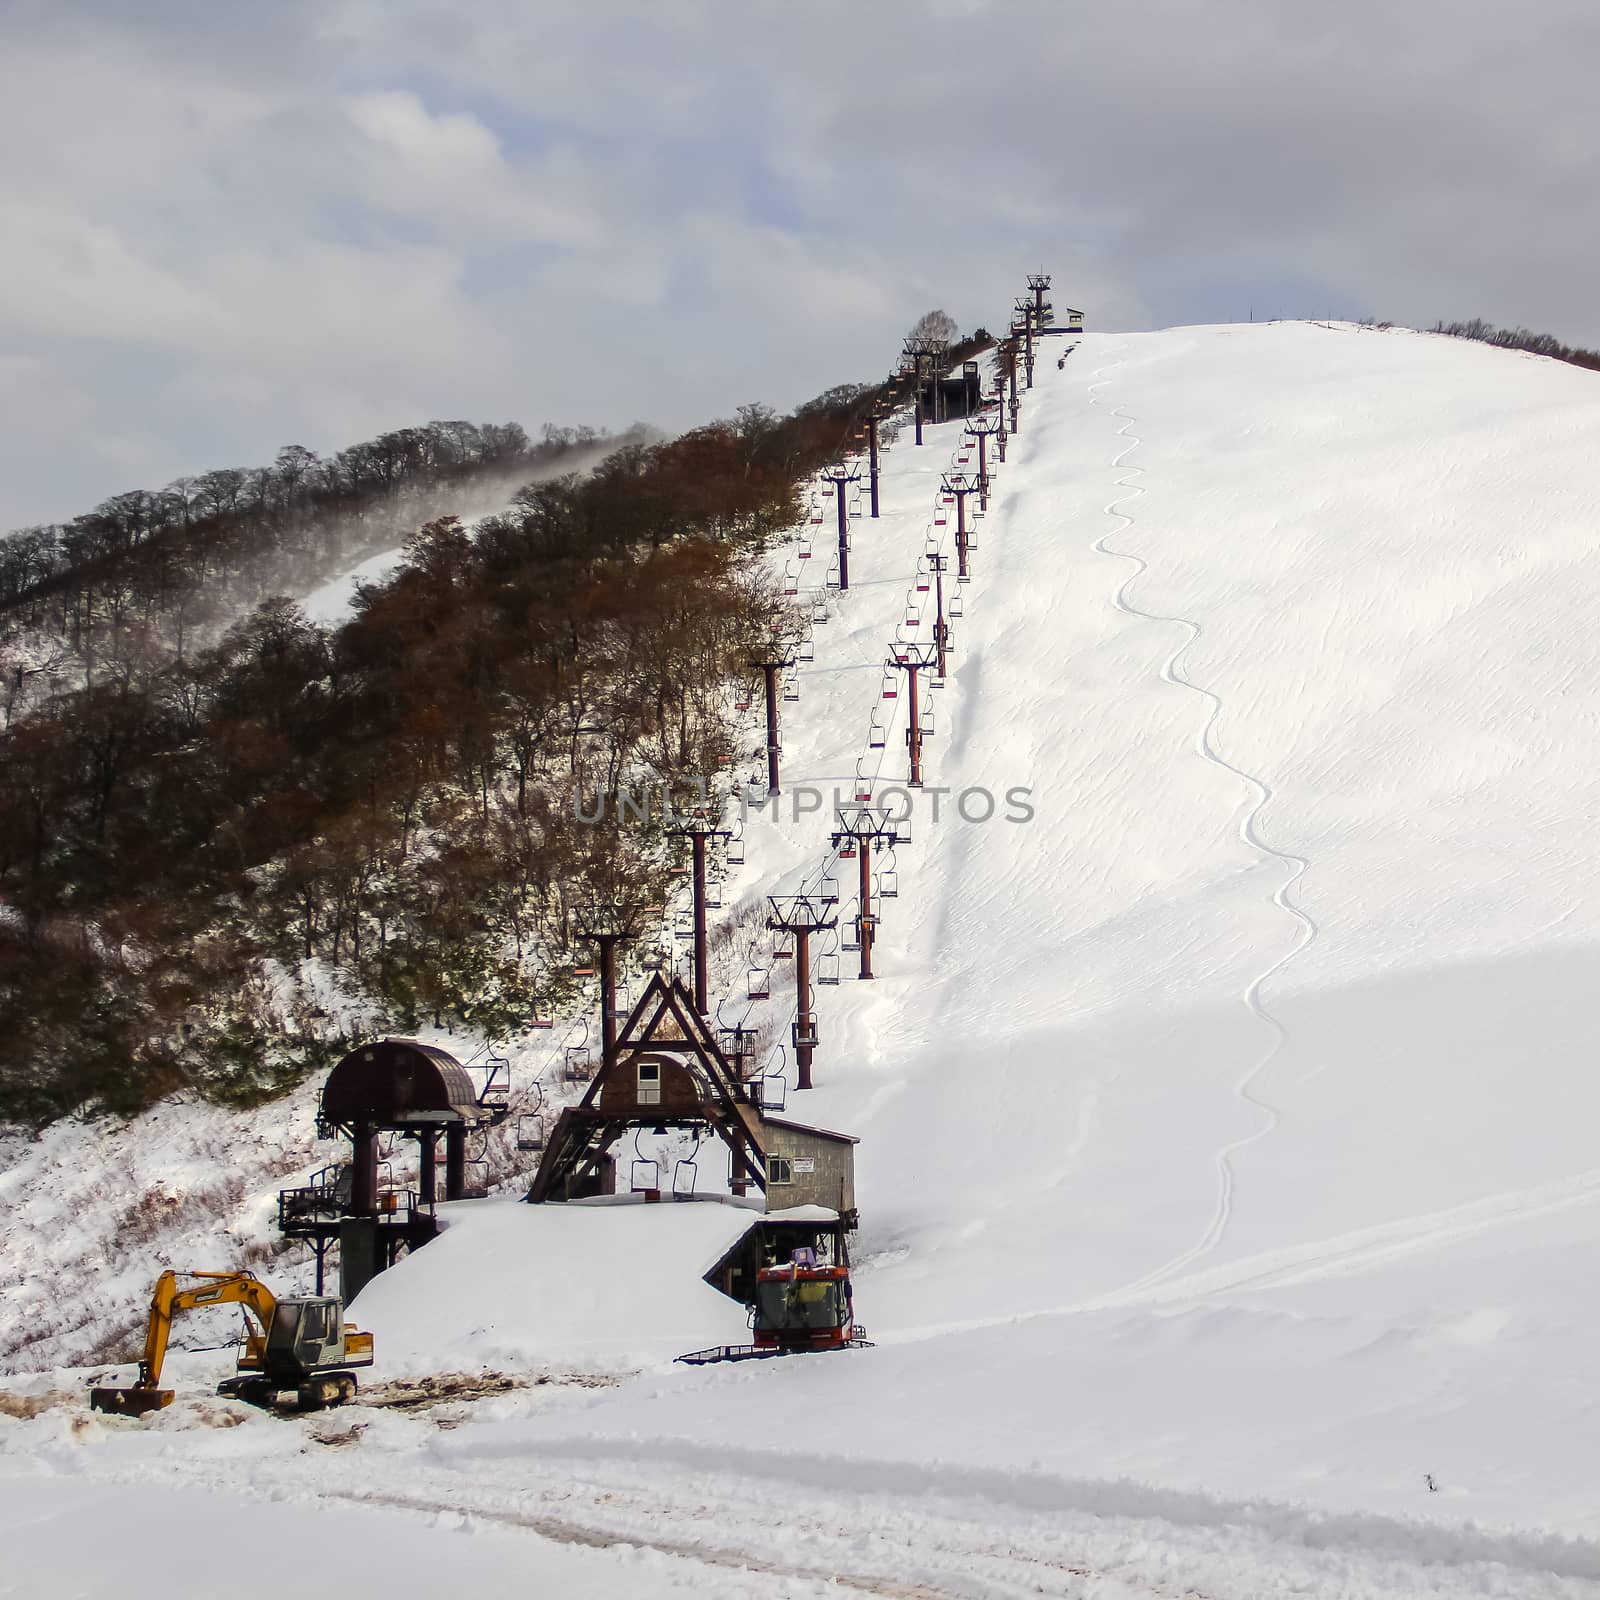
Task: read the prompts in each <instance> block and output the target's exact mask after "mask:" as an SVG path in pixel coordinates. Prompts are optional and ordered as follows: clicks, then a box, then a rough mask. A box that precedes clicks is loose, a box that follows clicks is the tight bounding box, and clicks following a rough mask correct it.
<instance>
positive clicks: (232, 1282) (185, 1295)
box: [89, 1271, 277, 1417]
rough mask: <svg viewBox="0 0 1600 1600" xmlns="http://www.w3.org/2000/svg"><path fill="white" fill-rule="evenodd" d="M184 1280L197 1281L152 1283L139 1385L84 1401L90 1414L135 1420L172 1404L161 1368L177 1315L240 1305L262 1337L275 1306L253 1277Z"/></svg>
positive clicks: (168, 1278)
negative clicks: (109, 1413)
mask: <svg viewBox="0 0 1600 1600" xmlns="http://www.w3.org/2000/svg"><path fill="white" fill-rule="evenodd" d="M184 1276H185V1277H186V1278H194V1279H196V1280H198V1281H197V1282H195V1283H193V1284H192V1285H190V1286H189V1287H187V1288H183V1289H180V1288H179V1287H178V1275H177V1273H175V1272H171V1271H167V1272H163V1273H162V1274H161V1276H160V1277H159V1278H157V1279H156V1290H155V1294H154V1295H152V1296H151V1300H150V1321H149V1323H148V1324H147V1326H146V1328H145V1335H144V1356H143V1357H142V1359H141V1360H140V1362H139V1381H138V1382H137V1383H135V1384H134V1385H133V1386H132V1387H131V1388H125V1389H96V1390H94V1391H93V1392H92V1393H91V1394H90V1396H89V1404H90V1406H91V1407H92V1408H93V1409H94V1410H96V1411H113V1412H117V1413H120V1414H121V1415H123V1416H131V1417H137V1416H143V1415H144V1413H145V1412H147V1411H159V1410H160V1409H161V1408H162V1407H163V1406H169V1405H171V1404H172V1399H173V1393H172V1390H170V1389H163V1388H162V1387H161V1368H162V1366H163V1365H164V1364H165V1362H166V1359H167V1344H168V1341H169V1340H170V1339H171V1337H172V1319H173V1318H174V1317H175V1316H176V1315H177V1314H178V1313H179V1312H180V1311H190V1310H193V1309H194V1308H195V1307H196V1306H221V1305H241V1306H243V1307H244V1308H245V1309H246V1310H247V1311H249V1312H250V1313H251V1314H252V1315H253V1316H254V1317H255V1319H256V1321H257V1322H258V1323H259V1324H260V1326H261V1333H262V1335H263V1336H264V1335H265V1333H266V1330H267V1328H268V1327H269V1326H270V1325H271V1322H272V1313H273V1309H274V1308H275V1307H276V1305H277V1301H276V1300H275V1299H274V1298H273V1294H272V1291H271V1290H270V1289H269V1288H268V1287H267V1286H266V1284H264V1283H263V1282H262V1281H261V1280H260V1279H259V1278H258V1277H256V1275H255V1274H254V1273H253V1272H186V1273H185V1274H184Z"/></svg>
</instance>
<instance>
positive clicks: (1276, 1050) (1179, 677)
mask: <svg viewBox="0 0 1600 1600" xmlns="http://www.w3.org/2000/svg"><path fill="white" fill-rule="evenodd" d="M1122 364H1123V363H1122V362H1120V361H1116V362H1111V363H1108V364H1107V365H1106V366H1103V367H1100V368H1098V369H1097V370H1096V372H1095V381H1094V382H1092V383H1091V384H1090V385H1089V390H1090V394H1089V404H1090V405H1099V404H1100V403H1101V402H1100V399H1099V397H1098V396H1097V395H1096V394H1095V393H1094V391H1095V390H1096V389H1101V388H1105V387H1106V386H1107V385H1108V384H1109V383H1110V381H1111V380H1110V379H1109V378H1103V377H1102V376H1101V374H1102V373H1107V372H1110V371H1112V370H1113V369H1114V368H1115V367H1118V366H1121V365H1122ZM1111 415H1112V416H1113V417H1117V418H1120V419H1121V420H1122V426H1121V427H1120V428H1119V429H1118V430H1117V437H1118V438H1120V439H1125V440H1126V441H1127V443H1126V444H1125V445H1124V446H1123V448H1122V449H1121V450H1119V451H1118V452H1117V453H1116V455H1114V456H1113V457H1112V459H1111V470H1112V471H1113V472H1115V473H1117V474H1118V477H1117V480H1116V483H1115V487H1116V488H1118V489H1120V490H1122V491H1123V492H1122V493H1121V494H1117V495H1113V496H1112V498H1111V499H1110V500H1108V501H1107V502H1106V505H1105V508H1104V509H1105V514H1106V515H1107V516H1108V517H1118V518H1120V519H1121V520H1122V527H1121V528H1120V529H1118V530H1113V531H1114V532H1126V531H1127V530H1128V529H1129V528H1131V527H1133V526H1134V524H1135V523H1136V522H1137V520H1138V519H1137V518H1136V517H1135V516H1134V515H1133V514H1132V513H1131V512H1129V511H1124V510H1123V509H1122V507H1123V506H1124V505H1125V504H1127V503H1128V502H1130V501H1132V500H1133V499H1134V498H1135V497H1136V496H1139V495H1142V494H1144V493H1145V490H1144V488H1143V486H1142V485H1141V484H1139V483H1137V482H1134V481H1131V480H1132V475H1133V474H1135V473H1137V474H1138V475H1139V476H1140V477H1143V476H1144V468H1143V467H1137V466H1132V465H1130V464H1129V462H1128V457H1129V456H1131V455H1132V454H1133V452H1134V451H1135V450H1137V449H1138V448H1140V446H1142V445H1143V444H1144V440H1143V439H1142V438H1141V437H1140V436H1139V435H1138V434H1136V433H1134V431H1133V426H1134V423H1135V422H1136V421H1137V420H1138V419H1137V418H1136V417H1135V416H1133V415H1132V413H1130V412H1129V411H1127V410H1126V409H1124V408H1123V407H1122V406H1120V405H1119V406H1117V407H1116V408H1115V409H1114V410H1113V411H1112V412H1111ZM1111 537H1112V534H1111V533H1110V532H1108V533H1104V534H1102V535H1101V536H1100V537H1099V538H1098V539H1096V540H1095V541H1094V544H1093V546H1092V548H1093V549H1094V550H1095V551H1096V552H1098V553H1099V554H1100V555H1105V556H1114V557H1115V558H1117V559H1118V560H1120V561H1130V562H1132V563H1133V565H1134V567H1135V569H1136V570H1135V571H1134V572H1133V573H1131V574H1130V575H1129V576H1128V577H1127V578H1125V579H1124V580H1123V582H1122V583H1121V584H1120V585H1119V586H1118V588H1117V591H1116V593H1115V594H1114V595H1113V596H1112V604H1113V605H1114V606H1116V608H1117V609H1118V610H1119V611H1121V612H1124V613H1125V614H1126V615H1128V616H1130V617H1137V618H1139V619H1140V620H1141V621H1143V622H1154V623H1159V624H1164V625H1170V626H1174V627H1179V628H1182V629H1184V631H1185V634H1186V637H1185V638H1184V639H1183V641H1182V642H1181V643H1180V644H1179V645H1178V647H1177V648H1176V649H1175V650H1174V651H1173V652H1172V654H1171V655H1169V656H1168V657H1167V659H1166V661H1165V662H1164V663H1163V664H1162V668H1161V677H1162V680H1163V681H1164V682H1166V683H1171V684H1174V685H1176V686H1177V687H1178V688H1181V689H1188V690H1189V691H1190V692H1191V693H1193V694H1197V695H1199V696H1200V698H1201V699H1202V700H1204V701H1205V702H1206V706H1207V712H1206V719H1205V721H1204V723H1202V724H1201V727H1200V730H1199V733H1198V735H1197V736H1196V740H1195V749H1196V751H1197V753H1198V754H1199V755H1200V756H1201V757H1202V759H1204V760H1206V761H1208V762H1210V763H1211V765H1213V766H1215V767H1218V768H1220V769H1221V770H1222V771H1224V772H1227V773H1229V774H1231V775H1232V776H1233V777H1235V778H1237V779H1239V781H1240V782H1241V783H1243V784H1244V785H1246V787H1247V788H1248V789H1249V790H1250V791H1251V795H1252V799H1251V801H1250V802H1249V803H1248V804H1247V805H1246V806H1245V807H1244V808H1243V810H1242V811H1241V812H1240V815H1239V824H1238V830H1239V837H1240V839H1241V840H1243V842H1244V843H1245V844H1247V845H1249V846H1250V847H1251V848H1252V849H1253V850H1255V851H1256V852H1257V853H1258V854H1259V855H1260V856H1261V857H1262V858H1263V859H1264V860H1267V861H1273V862H1278V863H1281V864H1282V865H1283V866H1284V867H1286V868H1287V869H1288V875H1287V876H1286V877H1285V878H1284V880H1283V882H1282V883H1281V884H1280V885H1279V886H1278V888H1277V890H1276V891H1275V892H1274V893H1273V896H1272V903H1273V904H1274V905H1275V906H1278V907H1279V908H1280V909H1281V910H1283V911H1285V912H1287V913H1288V914H1289V915H1290V916H1291V917H1293V918H1294V919H1295V922H1296V924H1297V932H1296V938H1295V941H1294V943H1293V944H1292V945H1291V946H1290V948H1289V949H1288V950H1286V951H1285V952H1284V953H1283V954H1282V955H1281V956H1279V957H1278V959H1277V960H1276V961H1274V962H1273V963H1272V964H1271V965H1270V966H1268V967H1267V968H1266V969H1265V970H1264V971H1262V972H1260V973H1259V974H1257V976H1256V977H1255V978H1254V979H1253V980H1252V981H1251V983H1250V985H1249V986H1248V987H1247V988H1246V989H1245V991H1244V995H1243V996H1242V1000H1243V1003H1244V1005H1245V1006H1246V1007H1247V1008H1248V1009H1249V1011H1250V1012H1251V1013H1252V1014H1253V1015H1254V1016H1256V1017H1257V1018H1258V1019H1259V1020H1260V1021H1261V1022H1262V1023H1263V1024H1264V1025H1265V1026H1266V1027H1267V1028H1269V1029H1270V1030H1271V1032H1272V1039H1271V1042H1270V1043H1269V1045H1268V1047H1267V1049H1266V1051H1265V1052H1264V1053H1263V1054H1262V1055H1261V1056H1260V1058H1259V1059H1258V1060H1256V1061H1255V1062H1254V1063H1253V1064H1252V1065H1251V1066H1250V1067H1249V1068H1248V1069H1247V1070H1246V1071H1245V1072H1244V1073H1243V1074H1242V1076H1241V1077H1240V1078H1239V1079H1238V1081H1237V1082H1236V1083H1235V1084H1234V1086H1233V1092H1234V1094H1235V1095H1236V1096H1237V1097H1238V1098H1239V1099H1240V1100H1242V1101H1243V1102H1244V1103H1245V1104H1246V1105H1248V1106H1250V1107H1252V1108H1253V1109H1254V1110H1256V1111H1258V1112H1260V1113H1261V1118H1262V1120H1261V1122H1260V1124H1259V1125H1258V1126H1257V1127H1256V1128H1254V1129H1252V1130H1251V1131H1249V1132H1247V1133H1245V1134H1242V1135H1240V1137H1238V1138H1237V1139H1232V1140H1229V1141H1228V1142H1227V1143H1226V1144H1224V1145H1222V1146H1221V1147H1220V1148H1219V1149H1218V1151H1217V1152H1216V1156H1215V1162H1216V1171H1217V1203H1216V1209H1215V1211H1214V1212H1213V1213H1212V1216H1211V1220H1210V1221H1209V1222H1208V1223H1207V1225H1206V1228H1205V1231H1204V1232H1203V1233H1202V1234H1201V1236H1200V1238H1199V1239H1198V1240H1197V1241H1196V1242H1195V1243H1194V1244H1193V1245H1191V1246H1190V1247H1189V1248H1188V1249H1186V1250H1182V1251H1180V1252H1179V1253H1178V1254H1177V1255H1175V1256H1173V1257H1172V1258H1171V1259H1170V1260H1168V1261H1166V1262H1165V1263H1163V1265H1161V1266H1159V1267H1157V1268H1156V1269H1155V1270H1154V1271H1153V1272H1149V1273H1146V1274H1145V1275H1144V1276H1143V1277H1141V1278H1139V1279H1136V1280H1135V1281H1134V1282H1133V1283H1131V1284H1129V1285H1128V1286H1127V1288H1126V1291H1125V1292H1127V1293H1129V1294H1138V1293H1141V1292H1143V1291H1144V1290H1147V1289H1152V1288H1154V1287H1156V1286H1157V1285H1158V1284H1161V1283H1164V1282H1166V1281H1167V1280H1168V1279H1170V1278H1172V1277H1175V1276H1176V1275H1177V1274H1179V1273H1181V1272H1182V1271H1184V1270H1185V1269H1186V1268H1187V1267H1189V1266H1190V1265H1191V1264H1192V1263H1194V1262H1195V1261H1197V1260H1199V1259H1200V1258H1201V1257H1202V1256H1205V1255H1207V1254H1209V1253H1210V1252H1211V1251H1212V1250H1214V1249H1215V1248H1216V1247H1217V1246H1218V1245H1219V1244H1220V1243H1221V1242H1222V1238H1223V1236H1224V1235H1225V1234H1226V1232H1227V1230H1228V1224H1229V1222H1230V1221H1231V1220H1232V1217H1233V1199H1234V1188H1235V1182H1236V1176H1235V1169H1234V1158H1235V1157H1236V1156H1237V1155H1238V1154H1239V1153H1240V1151H1242V1150H1244V1149H1246V1148H1248V1147H1249V1146H1250V1145H1253V1144H1255V1143H1256V1142H1257V1141H1258V1140H1261V1139H1264V1138H1266V1137H1267V1136H1268V1135H1269V1134H1270V1133H1272V1132H1273V1130H1274V1129H1275V1128H1277V1126H1278V1124H1279V1122H1280V1120H1281V1113H1280V1112H1279V1111H1278V1110H1277V1109H1276V1107H1274V1106H1273V1105H1272V1104H1270V1102H1268V1101H1266V1100H1264V1099H1262V1098H1261V1096H1260V1095H1259V1094H1258V1093H1257V1092H1256V1087H1255V1086H1256V1084H1257V1082H1258V1080H1259V1079H1260V1078H1261V1077H1262V1075H1263V1074H1264V1073H1265V1072H1266V1071H1267V1070H1268V1068H1270V1067H1271V1065H1272V1063H1273V1062H1274V1061H1276V1060H1277V1058H1278V1056H1279V1055H1280V1054H1281V1053H1282V1050H1283V1048H1284V1046H1285V1045H1286V1044H1287V1043H1288V1040H1289V1032H1288V1029H1286V1028H1285V1027H1284V1025H1283V1024H1282V1023H1281V1022H1280V1021H1279V1020H1278V1018H1277V1017H1276V1016H1275V1015H1274V1014H1273V1013H1272V1011H1271V1010H1269V1009H1268V1007H1267V1006H1266V1005H1265V1004H1264V1002H1263V1000H1262V997H1261V993H1262V989H1263V987H1264V986H1265V985H1266V984H1267V983H1269V982H1270V981H1271V980H1272V978H1274V977H1275V976H1276V975H1277V974H1278V973H1279V972H1281V971H1282V970H1283V968H1284V967H1285V966H1286V965H1287V964H1288V963H1289V962H1291V961H1293V960H1294V958H1295V957H1296V956H1298V955H1299V954H1300V953H1301V952H1302V951H1303V950H1305V949H1306V948H1307V946H1309V945H1310V944H1311V943H1312V941H1313V940H1314V939H1315V938H1316V937H1317V934H1318V932H1319V931H1320V930H1319V929H1318V927H1317V924H1316V922H1315V921H1314V920H1313V918H1312V917H1311V916H1310V915H1309V914H1308V913H1307V912H1305V911H1303V910H1302V909H1301V908H1300V907H1299V906H1297V905H1296V904H1295V903H1294V902H1293V900H1292V899H1291V898H1290V891H1291V890H1292V889H1293V888H1294V886H1295V884H1297V883H1298V882H1299V881H1300V879H1301V878H1302V877H1303V876H1304V875H1305V873H1306V870H1307V869H1308V867H1309V866H1310V862H1309V861H1307V860H1306V858H1305V857H1303V856H1297V855H1294V854H1293V853H1291V852H1289V851H1285V850H1279V849H1277V848H1276V847H1275V846H1273V845H1270V844H1268V843H1267V842H1266V840H1264V839H1263V838H1262V837H1261V834H1260V832H1259V830H1258V828H1257V822H1258V819H1259V818H1260V815H1261V812H1262V810H1263V808H1264V807H1265V806H1266V805H1267V804H1268V803H1269V802H1270V801H1271V800H1272V799H1273V790H1272V787H1271V785H1270V784H1268V783H1267V782H1266V780H1265V779H1263V778H1260V777H1257V776H1256V775H1255V774H1254V773H1251V772H1246V771H1245V770H1244V769H1243V768H1242V767H1237V766H1235V765H1234V764H1233V763H1232V762H1231V761H1229V760H1228V759H1227V757H1226V756H1224V755H1223V754H1222V753H1221V751H1219V750H1218V749H1217V747H1216V743H1215V733H1216V726H1217V722H1218V719H1219V718H1220V717H1221V715H1222V697H1221V696H1220V695H1218V694H1217V693H1216V692H1215V691H1214V690H1211V689H1208V688H1207V687H1206V686H1205V685H1204V684H1201V683H1196V682H1195V680H1194V679H1193V678H1190V677H1188V676H1186V675H1185V674H1184V673H1183V671H1182V670H1181V666H1182V662H1183V658H1184V656H1185V655H1186V654H1187V653H1188V651H1189V649H1190V647H1191V646H1192V645H1193V644H1194V643H1195V641H1196V640H1197V639H1199V638H1201V637H1202V635H1203V634H1204V631H1205V630H1204V629H1203V628H1202V627H1201V625H1200V624H1199V623H1198V622H1195V621H1193V620H1192V619H1191V618H1189V617H1183V616H1169V615H1166V614H1164V613H1161V612H1156V611H1147V610H1145V609H1144V608H1143V607H1141V606H1137V605H1135V604H1134V603H1133V602H1132V601H1131V600H1130V599H1129V598H1128V591H1129V589H1130V588H1131V587H1132V586H1133V585H1134V584H1135V583H1137V582H1138V581H1139V579H1140V578H1142V577H1143V576H1144V575H1145V574H1146V573H1147V572H1148V571H1149V570H1150V564H1149V562H1147V561H1146V560H1144V558H1143V557H1142V556H1138V555H1135V554H1133V553H1132V552H1131V551H1128V550H1119V549H1117V548H1116V547H1114V546H1113V545H1112V544H1111V543H1110V540H1111Z"/></svg>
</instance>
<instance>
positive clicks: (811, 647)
mask: <svg viewBox="0 0 1600 1600" xmlns="http://www.w3.org/2000/svg"><path fill="white" fill-rule="evenodd" d="M795 659H796V660H797V661H815V660H816V659H817V646H816V641H815V640H813V639H809V638H808V639H802V640H801V641H800V643H799V644H798V645H797V646H796V647H795Z"/></svg>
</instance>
